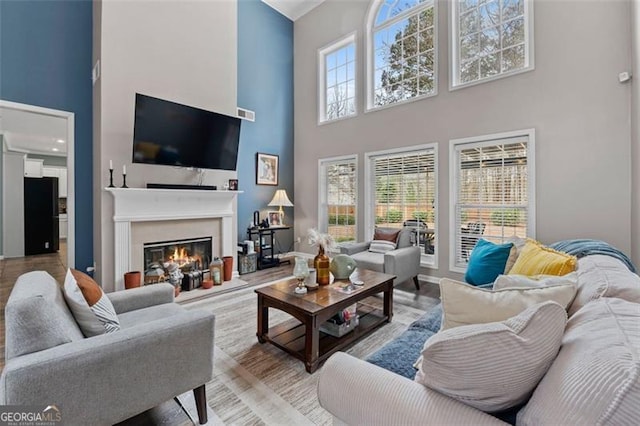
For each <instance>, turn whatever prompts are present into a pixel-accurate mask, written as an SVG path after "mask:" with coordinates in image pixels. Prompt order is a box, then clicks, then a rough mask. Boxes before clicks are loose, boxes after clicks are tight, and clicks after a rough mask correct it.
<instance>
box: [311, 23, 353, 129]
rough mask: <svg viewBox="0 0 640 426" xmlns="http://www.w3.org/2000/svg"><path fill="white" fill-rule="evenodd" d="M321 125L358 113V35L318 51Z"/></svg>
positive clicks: (319, 119)
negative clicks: (356, 37)
mask: <svg viewBox="0 0 640 426" xmlns="http://www.w3.org/2000/svg"><path fill="white" fill-rule="evenodd" d="M318 76H319V77H320V78H319V82H318V83H319V107H318V111H319V118H318V121H319V122H321V123H322V122H325V121H331V120H336V119H339V118H344V117H348V116H351V115H355V114H356V42H355V33H353V34H351V35H349V36H347V37H345V38H344V39H342V40H340V41H338V42H336V43H333V44H331V45H330V46H327V47H325V48H323V49H320V50H319V51H318Z"/></svg>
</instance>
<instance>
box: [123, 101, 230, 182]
mask: <svg viewBox="0 0 640 426" xmlns="http://www.w3.org/2000/svg"><path fill="white" fill-rule="evenodd" d="M239 138H240V119H239V118H237V117H231V116H228V115H224V114H218V113H216V112H212V111H206V110H203V109H200V108H194V107H190V106H187V105H182V104H178V103H175V102H170V101H165V100H163V99H158V98H153V97H151V96H146V95H142V94H140V93H136V107H135V120H134V125H133V162H134V163H145V164H162V165H167V166H180V167H194V168H198V169H218V170H236V165H237V161H238V143H239Z"/></svg>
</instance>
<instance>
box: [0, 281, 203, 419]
mask: <svg viewBox="0 0 640 426" xmlns="http://www.w3.org/2000/svg"><path fill="white" fill-rule="evenodd" d="M173 292H174V289H173V286H171V285H169V284H154V285H151V286H146V287H141V288H137V289H131V290H125V291H120V292H116V293H111V294H107V296H108V297H109V299H110V300H111V301H112V303H113V306H114V308H115V310H116V313H117V315H118V319H119V321H120V325H121V330H119V331H116V332H114V333H108V334H103V335H99V336H94V337H89V338H85V337H84V336H83V334H82V332H81V331H80V328H79V327H78V325H77V323H76V321H75V320H74V318H73V316H72V314H71V311H70V310H69V309H68V307H67V305H66V303H65V300H64V297H63V294H62V289H61V287H60V286H59V285H58V283H57V282H56V280H55V279H54V278H53V277H51V276H50V275H49V274H47V273H46V272H43V271H36V272H29V273H27V274H24V275H22V276H21V277H19V278H18V280H17V282H16V284H15V286H14V287H13V290H12V291H11V295H10V297H9V300H8V302H7V305H6V308H5V330H6V338H5V342H6V343H5V354H6V364H5V366H4V370H3V371H2V376H1V377H0V404H2V405H41V406H43V407H44V406H47V405H56V406H57V407H58V408H59V409H60V413H61V416H62V418H63V420H64V423H65V424H78V425H88V424H94V425H105V424H114V423H117V422H120V421H122V420H125V419H127V418H129V417H132V416H134V415H136V414H138V413H141V412H143V411H145V410H148V409H150V408H152V407H155V406H157V405H159V404H160V403H162V402H165V401H168V400H171V399H172V398H174V397H175V396H176V395H180V394H182V393H184V392H187V391H189V390H191V389H193V392H194V396H195V400H196V406H197V410H198V416H199V420H200V423H206V422H207V410H206V408H207V407H206V395H205V387H204V385H205V383H207V382H208V381H210V380H211V379H212V376H213V337H214V320H215V318H214V315H213V314H212V313H210V312H206V311H201V310H194V311H187V310H186V309H184V308H183V307H182V306H180V305H178V304H176V303H174V302H173Z"/></svg>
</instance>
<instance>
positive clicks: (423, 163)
mask: <svg viewBox="0 0 640 426" xmlns="http://www.w3.org/2000/svg"><path fill="white" fill-rule="evenodd" d="M436 158H437V153H436V145H435V144H429V145H423V146H419V147H410V148H406V149H404V150H402V151H398V150H393V151H381V152H376V153H369V154H367V159H368V167H369V173H368V179H367V184H368V186H369V188H368V194H369V200H370V202H369V203H367V204H368V205H367V206H366V208H367V209H368V211H367V213H366V214H367V218H368V223H367V225H368V226H367V229H368V233H367V235H366V236H365V237H368V238H370V237H371V235H373V228H374V227H375V226H380V227H390V228H403V227H410V228H411V229H412V231H413V234H412V241H413V243H414V244H416V245H419V246H420V247H421V252H422V262H423V263H424V264H434V263H435V255H436V237H437V233H436V213H437V212H436V188H437V183H436V179H437V167H436Z"/></svg>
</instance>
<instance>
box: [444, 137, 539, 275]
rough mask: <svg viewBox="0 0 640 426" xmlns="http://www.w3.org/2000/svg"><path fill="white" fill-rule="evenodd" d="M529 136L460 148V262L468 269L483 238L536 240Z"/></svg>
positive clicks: (457, 173)
mask: <svg viewBox="0 0 640 426" xmlns="http://www.w3.org/2000/svg"><path fill="white" fill-rule="evenodd" d="M530 148H531V147H530V143H529V136H528V135H523V136H518V137H511V138H505V139H498V140H486V141H483V142H475V143H460V144H455V145H454V162H455V165H454V172H455V178H454V185H455V193H454V209H452V210H453V214H454V220H453V221H452V223H453V224H454V229H453V230H452V235H454V247H455V253H454V262H455V266H457V267H465V266H466V263H467V262H468V260H469V254H470V253H471V250H473V247H474V246H475V244H476V243H477V241H478V239H479V238H484V239H486V240H489V241H492V242H495V243H502V242H504V241H505V240H506V239H507V238H509V237H512V236H518V237H523V238H524V237H526V236H531V235H530V234H531V232H530V229H529V228H530V226H529V224H530V223H531V221H530V217H529V216H530V214H531V211H532V205H531V202H530V201H531V200H532V198H531V196H530V194H529V191H530V188H531V187H532V186H530V184H531V183H532V182H530V170H531V161H530V158H531V152H530Z"/></svg>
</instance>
